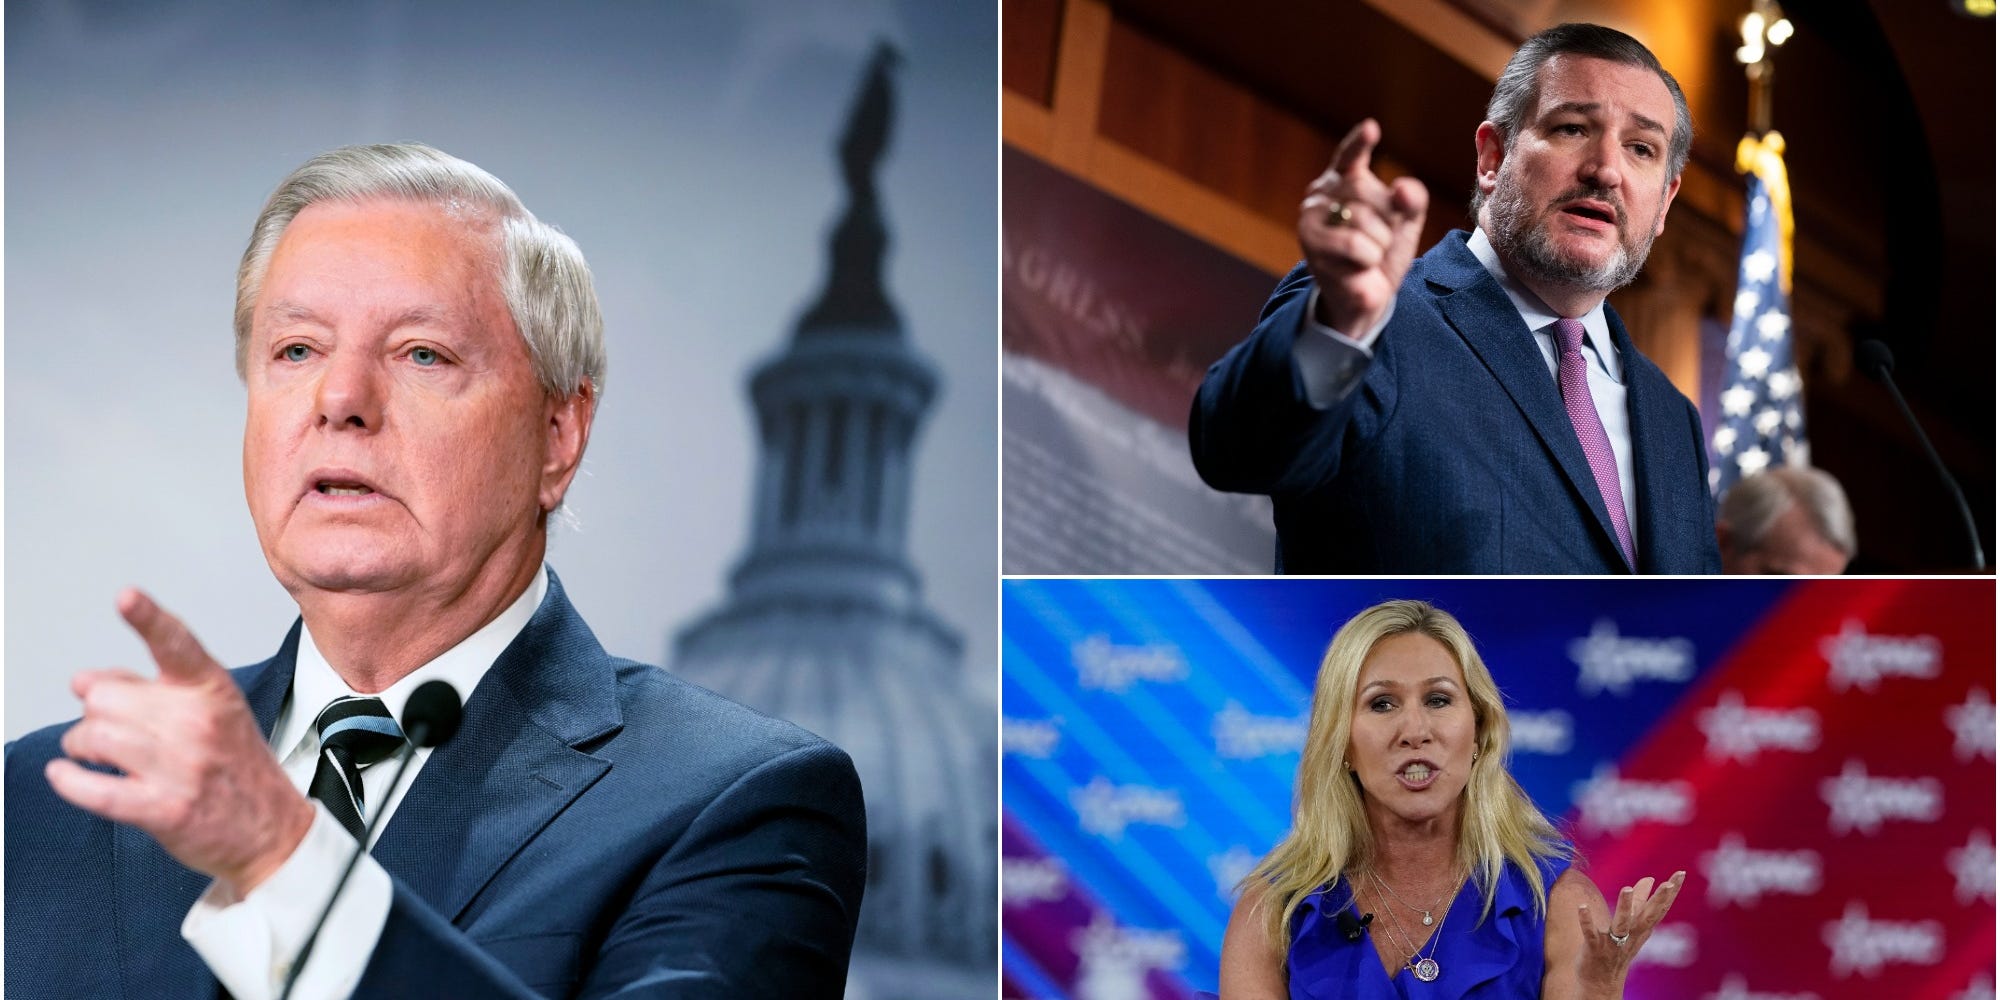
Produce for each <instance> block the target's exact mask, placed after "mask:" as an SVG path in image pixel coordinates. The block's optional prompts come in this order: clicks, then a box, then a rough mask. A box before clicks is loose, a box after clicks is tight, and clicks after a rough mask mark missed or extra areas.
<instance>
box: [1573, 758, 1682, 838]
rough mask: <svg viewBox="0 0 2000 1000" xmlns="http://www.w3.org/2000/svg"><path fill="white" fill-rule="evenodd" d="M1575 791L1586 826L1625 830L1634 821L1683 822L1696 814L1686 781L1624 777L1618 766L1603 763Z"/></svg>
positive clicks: (1582, 824) (1614, 830)
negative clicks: (1626, 779) (1636, 779)
mask: <svg viewBox="0 0 2000 1000" xmlns="http://www.w3.org/2000/svg"><path fill="white" fill-rule="evenodd" d="M1575 791H1576V805H1577V812H1579V813H1580V814H1581V815H1580V816H1579V818H1578V819H1579V823H1580V825H1581V826H1582V827H1583V828H1584V829H1585V830H1593V831H1594V830H1603V831H1606V832H1609V833H1624V832H1625V831H1626V830H1628V829H1630V828H1631V827H1632V824H1634V823H1642V822H1654V823H1668V824H1673V825H1682V824H1685V823H1687V822H1688V821H1689V820H1690V819H1692V818H1694V793H1693V791H1692V790H1690V789H1689V788H1688V784H1687V782H1685V781H1621V780H1619V777H1618V769H1617V768H1616V767H1613V766H1611V765H1610V764H1599V765H1598V766H1597V770H1596V771H1593V772H1591V776H1590V780H1588V781H1583V782H1579V783H1578V784H1577V786H1576V789H1575Z"/></svg>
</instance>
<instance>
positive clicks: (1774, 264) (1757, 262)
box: [1743, 250, 1778, 282]
mask: <svg viewBox="0 0 2000 1000" xmlns="http://www.w3.org/2000/svg"><path fill="white" fill-rule="evenodd" d="M1777 269H1778V261H1777V259H1776V258H1774V257H1772V256H1771V251H1769V250H1759V251H1757V252H1756V253H1753V254H1751V255H1750V256H1748V257H1745V258H1743V276H1744V277H1745V278H1748V279H1750V280H1751V281H1757V282H1764V281H1769V280H1771V272H1773V271H1776V270H1777Z"/></svg>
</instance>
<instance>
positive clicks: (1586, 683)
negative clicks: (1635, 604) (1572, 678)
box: [1569, 618, 1694, 696]
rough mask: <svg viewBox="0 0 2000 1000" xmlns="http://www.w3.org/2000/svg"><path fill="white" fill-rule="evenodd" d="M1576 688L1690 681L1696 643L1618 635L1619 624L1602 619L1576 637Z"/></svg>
mask: <svg viewBox="0 0 2000 1000" xmlns="http://www.w3.org/2000/svg"><path fill="white" fill-rule="evenodd" d="M1569 658H1570V659H1571V660H1573V661H1575V662H1576V665H1577V668H1578V669H1577V675H1576V689H1577V690H1578V691H1581V692H1583V693H1584V694H1587V695H1588V694H1597V693H1598V692H1600V691H1609V692H1611V693H1612V694H1615V695H1620V696H1623V695H1627V694H1630V693H1632V684H1633V682H1635V681H1686V680H1687V679H1688V678H1690V677H1693V676H1694V643H1692V642H1689V641H1688V640H1686V639H1680V638H1674V639H1635V638H1630V637H1627V636H1621V635H1619V634H1618V624H1617V623H1616V622H1613V621H1612V620H1611V619H1609V618H1599V619H1598V620H1597V624H1596V625H1595V626H1593V627H1592V628H1591V630H1590V634H1589V635H1588V636H1585V637H1584V638H1581V639H1572V640H1570V644H1569Z"/></svg>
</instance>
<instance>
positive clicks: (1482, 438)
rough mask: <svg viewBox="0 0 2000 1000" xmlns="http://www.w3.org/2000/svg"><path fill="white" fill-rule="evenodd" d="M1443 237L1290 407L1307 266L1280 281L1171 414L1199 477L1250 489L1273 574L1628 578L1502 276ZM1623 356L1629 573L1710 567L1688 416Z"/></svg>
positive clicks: (1673, 394)
mask: <svg viewBox="0 0 2000 1000" xmlns="http://www.w3.org/2000/svg"><path fill="white" fill-rule="evenodd" d="M1469 235H1470V234H1468V233H1465V232H1463V231H1454V232H1452V233H1451V234H1450V235H1448V236H1446V237H1445V239H1444V240H1443V241H1442V242H1440V243H1439V244H1438V245H1437V246H1436V247H1434V248H1432V249H1431V251H1430V252H1429V253H1426V254H1424V255H1423V256H1422V257H1420V258H1418V259H1417V260H1416V261H1415V262H1414V263H1413V264H1412V265H1411V267H1410V273H1409V274H1408V275H1407V276H1406V277H1405V278H1404V279H1403V286H1402V288H1401V289H1400V290H1399V292H1398V294H1397V298H1396V314H1395V316H1394V318H1392V319H1391V320H1390V321H1389V325H1388V327H1386V328H1385V329H1384V330H1383V331H1382V335H1381V337H1379V338H1378V339H1377V340H1376V342H1375V345H1374V360H1373V361H1372V362H1371V363H1370V364H1369V366H1368V369H1367V371H1366V373H1365V374H1364V375H1363V377H1362V380H1361V383H1360V385H1358V386H1356V387H1355V389H1354V391H1353V392H1351V393H1349V394H1348V395H1347V397H1346V398H1344V399H1342V400H1341V401H1339V402H1337V403H1335V404H1333V405H1332V406H1330V407H1328V408H1327V409H1325V410H1318V409H1314V408H1313V406H1312V405H1311V404H1310V403H1308V402H1307V401H1306V397H1305V390H1304V388H1303V386H1302V384H1301V382H1300V378H1299V373H1298V369H1297V366H1296V365H1295V364H1294V362H1293V360H1292V345H1293V343H1294V341H1295V340H1296V339H1297V337H1298V334H1299V331H1300V320H1301V319H1303V318H1304V314H1305V308H1306V303H1307V301H1308V299H1309V298H1310V293H1311V290H1312V276H1311V275H1310V273H1308V272H1307V270H1306V268H1305V265H1304V264H1300V265H1299V266H1298V267H1296V268H1293V269H1292V272H1291V273H1290V274H1288V275H1286V276H1285V279H1284V280H1283V281H1282V282H1280V283H1279V284H1278V289H1277V291H1276V292H1274V293H1272V295H1271V299H1270V301H1268V302H1266V303H1265V304H1264V312H1263V315H1262V317H1261V319H1260V320H1259V322H1258V324H1257V329H1256V330H1255V331H1254V332H1253V333H1251V335H1250V339H1248V340H1246V341H1244V342H1243V343H1241V344H1238V345H1236V347H1234V348H1232V349H1231V350H1230V352H1229V353H1228V354H1227V355H1225V356H1224V357H1223V358H1222V360H1221V361H1218V362H1216V363H1215V365H1214V366H1213V367H1211V368H1210V369H1209V370H1208V376H1207V378H1205V379H1204V380H1203V381H1202V385H1201V391H1200V392H1199V393H1198V394H1197V395H1196V397H1195V402H1194V412H1193V414H1192V415H1191V416H1190V417H1189V419H1188V441H1189V445H1190V447H1191V448H1192V450H1193V453H1194V463H1195V468H1196V469H1197V470H1199V471H1200V473H1201V476H1202V478H1203V479H1204V480H1206V481H1207V482H1208V484H1209V485H1211V486H1213V487H1215V488H1216V489H1221V490H1231V491H1235V492H1241V493H1268V494H1270V496H1271V498H1272V502H1273V518H1274V520H1275V521H1276V522H1277V528H1278V570H1279V571H1280V572H1285V573H1330V574H1349V573H1353V574H1368V573H1475V574H1479V573H1496V574H1497V573H1505V574H1521V573H1626V572H1631V568H1630V567H1628V566H1627V565H1626V563H1625V558H1624V555H1623V553H1621V552H1620V551H1619V548H1618V543H1617V541H1616V538H1615V536H1614V535H1613V534H1612V530H1611V522H1610V520H1609V518H1608V516H1607V515H1606V513H1605V506H1604V499H1603V497H1602V496H1601V495H1600V494H1599V493H1598V490H1597V481H1596V480H1595V479H1594V478H1593V477H1592V476H1591V472H1590V464H1589V462H1588V461H1587V460H1586V459H1585V458H1584V455H1583V448H1582V447H1581V446H1580V445H1578V444H1577V440H1576V433H1575V431H1574V430H1572V429H1571V426H1570V422H1569V416H1568V414H1567V412H1566V411H1565V410H1564V409H1563V402H1562V391H1561V389H1559V388H1558V387H1557V385H1556V381H1555V379H1554V378H1552V377H1551V376H1550V375H1549V368H1548V363H1547V362H1546V361H1544V360H1543V357H1542V354H1541V351H1540V350H1539V349H1538V348H1537V347H1536V345H1535V341H1534V336H1533V334H1532V333H1531V331H1529V330H1528V329H1527V326H1526V325H1525V324H1523V323H1522V322H1521V318H1520V313H1519V312H1518V311H1517V310H1515V308H1514V303H1513V302H1512V301H1511V300H1510V299H1508V298H1507V293H1506V292H1505V291H1503V290H1502V289H1501V288H1500V283H1499V282H1497V281H1495V280H1493V276H1492V275H1491V274H1489V273H1487V271H1486V268H1484V267H1483V266H1481V265H1480V263H1479V259H1478V258H1477V257H1474V256H1473V254H1472V251H1471V250H1469V249H1467V247H1466V245H1465V244H1466V240H1467V238H1468V237H1469ZM1604 315H1605V318H1606V319H1607V320H1608V321H1609V323H1610V326H1611V337H1612V340H1613V342H1614V343H1615V344H1616V345H1617V349H1618V352H1619V355H1620V357H1621V358H1622V359H1623V361H1624V372H1625V387H1626V401H1627V404H1628V406H1629V408H1630V411H1631V418H1632V422H1631V431H1632V454H1633V458H1634V461H1635V462H1636V464H1637V468H1636V469H1635V470H1634V471H1635V477H1634V478H1635V482H1636V492H1637V493H1638V497H1637V500H1638V522H1637V525H1636V526H1637V528H1638V532H1637V533H1638V548H1639V553H1638V557H1639V565H1638V567H1637V569H1638V571H1639V572H1642V573H1714V572H1718V571H1719V570H1720V569H1721V562H1720V558H1719V557H1718V555H1717V553H1716V547H1715V503H1714V500H1713V499H1712V498H1711V497H1710V496H1709V492H1708V458H1707V452H1706V450H1705V449H1704V448H1703V445H1702V436H1701V418H1700V416H1699V414H1697V413H1696V411H1695V408H1694V406H1693V405H1692V404H1690V403H1689V402H1688V401H1687V398H1686V397H1685V396H1682V395H1681V394H1680V392H1679V391H1678V390H1676V389H1675V388H1674V386H1673V383H1671V382H1669V381H1668V380H1667V377H1666V375H1665V374H1664V373H1662V372H1661V371H1660V369H1659V368H1658V367H1657V366H1655V365H1654V364H1653V363H1652V362H1651V361H1649V360H1647V359H1646V357H1645V356H1644V355H1642V354H1640V353H1639V352H1638V350H1637V349H1635V348H1634V347H1633V346H1632V341H1631V338H1630V337H1628V336H1626V334H1625V327H1624V325H1623V324H1622V323H1620V322H1619V321H1618V317H1617V315H1616V314H1615V313H1613V312H1612V311H1611V309H1610V308H1609V307H1607V308H1606V309H1605V311H1604Z"/></svg>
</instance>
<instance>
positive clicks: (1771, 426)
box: [1708, 132, 1807, 496]
mask: <svg viewBox="0 0 2000 1000" xmlns="http://www.w3.org/2000/svg"><path fill="white" fill-rule="evenodd" d="M1736 163H1737V169H1739V170H1743V171H1745V172H1747V173H1748V174H1749V181H1750V187H1749V192H1748V199H1747V202H1746V206H1745V211H1744V222H1743V257H1742V262H1741V263H1740V264H1739V265H1738V266H1737V271H1736V308H1735V312H1734V315H1732V316H1731V318H1730V323H1729V340H1728V342H1727V344H1726V347H1725V350H1726V351H1727V354H1728V362H1727V364H1726V365H1725V368H1724V373H1723V380H1722V384H1723V388H1722V391H1721V392H1720V393H1718V394H1717V396H1716V403H1717V413H1719V414H1720V416H1719V418H1718V419H1717V420H1716V424H1715V436H1714V437H1713V438H1711V439H1710V441H1709V443H1710V445H1711V447H1712V448H1713V451H1712V453H1711V455H1710V461H1709V469H1708V485H1709V488H1710V489H1712V490H1714V492H1715V494H1716V495H1717V496H1721V495H1722V493H1723V492H1724V491H1725V490H1728V489H1729V487H1730V486H1731V485H1733V484H1734V483H1735V482H1736V481H1737V480H1738V479H1741V478H1742V477H1744V476H1748V475H1753V474H1755V473H1758V472H1762V471H1763V470H1765V469H1767V468H1770V467H1772V466H1776V465H1803V464H1806V461H1807V455H1806V418H1805V411H1804V408H1803V407H1802V405H1801V402H1800V397H1801V395H1802V393H1803V388H1804V387H1803V384H1802V383H1801V382H1800V380H1799V366H1798V363H1797V361H1795V360H1794V359H1793V357H1792V316H1791V311H1792V309H1791V286H1792V282H1791V277H1792V276H1791V270H1792V268H1791V235H1792V233H1791V228H1792V226H1791V222H1792V219H1791V214H1792V213H1791V192H1790V185H1789V184H1788V182H1787V179H1786V176H1785V161H1784V139H1783V138H1781V137H1779V135H1778V133H1776V132H1770V133H1766V134H1765V136H1764V138H1762V139H1751V138H1749V137H1745V138H1744V140H1743V143H1742V145H1741V146H1739V147H1738V149H1737V154H1736Z"/></svg>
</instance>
